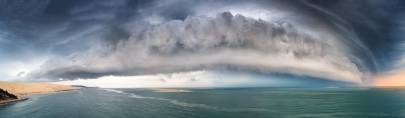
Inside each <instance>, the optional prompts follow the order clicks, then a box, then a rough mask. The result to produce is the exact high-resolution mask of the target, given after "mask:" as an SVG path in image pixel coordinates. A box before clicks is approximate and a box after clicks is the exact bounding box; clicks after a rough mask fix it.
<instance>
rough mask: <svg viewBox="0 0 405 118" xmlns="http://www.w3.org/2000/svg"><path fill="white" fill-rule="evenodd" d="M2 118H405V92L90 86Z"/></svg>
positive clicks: (8, 108) (5, 109)
mask: <svg viewBox="0 0 405 118" xmlns="http://www.w3.org/2000/svg"><path fill="white" fill-rule="evenodd" d="M0 118H405V90H401V89H364V88H352V89H341V88H340V89H337V88H336V89H333V88H317V89H314V88H312V89H309V88H306V89H303V88H256V89H205V90H202V89H193V90H189V92H156V91H152V90H141V89H94V88H90V89H82V90H80V91H76V92H66V93H57V94H47V95H35V96H31V97H30V99H29V100H27V101H24V102H19V103H16V104H10V105H4V106H0Z"/></svg>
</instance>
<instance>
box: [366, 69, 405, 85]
mask: <svg viewBox="0 0 405 118" xmlns="http://www.w3.org/2000/svg"><path fill="white" fill-rule="evenodd" d="M373 80H374V81H373V82H372V86H376V87H405V71H402V72H397V73H390V74H384V75H379V76H376V77H374V78H373Z"/></svg>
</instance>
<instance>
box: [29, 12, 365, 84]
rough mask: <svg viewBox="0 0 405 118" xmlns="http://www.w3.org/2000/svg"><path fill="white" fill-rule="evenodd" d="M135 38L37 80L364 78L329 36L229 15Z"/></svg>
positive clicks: (143, 29) (104, 46)
mask: <svg viewBox="0 0 405 118" xmlns="http://www.w3.org/2000/svg"><path fill="white" fill-rule="evenodd" d="M126 29H127V31H128V32H131V33H130V36H129V38H127V39H121V40H119V41H118V42H117V43H100V44H94V46H93V48H92V49H90V50H89V51H87V52H78V53H75V54H73V55H70V56H69V57H66V58H61V57H59V58H55V59H52V60H50V61H48V62H47V63H45V64H44V65H43V66H41V69H39V70H37V71H33V72H31V73H30V74H29V75H30V76H31V77H35V78H58V79H59V78H64V79H77V78H95V77H101V76H106V75H141V74H149V73H171V72H181V71H190V70H206V69H237V70H250V71H260V72H265V73H267V72H269V73H271V72H276V73H289V74H295V75H306V76H314V77H319V78H324V79H330V80H336V81H345V82H353V83H361V82H362V78H363V75H362V72H361V71H360V70H359V69H358V68H359V67H358V65H357V64H356V63H354V62H352V60H351V57H353V56H352V55H351V54H350V53H348V52H345V51H342V50H341V48H348V47H345V46H343V45H342V42H340V41H339V38H338V37H335V36H334V35H331V34H310V33H308V32H306V31H305V30H302V29H300V28H298V27H295V26H293V25H292V24H290V23H288V22H269V21H264V20H261V19H253V18H249V17H245V16H242V15H239V14H236V15H233V14H231V13H229V12H224V13H220V14H218V15H217V16H215V17H205V16H189V17H187V18H186V19H185V20H169V21H165V22H163V23H159V24H151V23H147V22H146V23H145V22H134V23H131V24H128V25H126Z"/></svg>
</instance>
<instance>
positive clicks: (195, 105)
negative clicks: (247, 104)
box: [103, 89, 269, 112]
mask: <svg viewBox="0 0 405 118" xmlns="http://www.w3.org/2000/svg"><path fill="white" fill-rule="evenodd" d="M103 90H105V91H108V92H113V93H117V94H123V95H127V96H128V97H131V98H136V99H149V100H159V101H166V102H169V103H171V104H173V105H177V106H182V107H192V108H202V109H209V110H215V111H224V112H242V111H260V112H262V111H266V112H268V111H269V110H268V109H263V108H225V107H217V106H211V105H206V104H196V103H188V102H182V101H178V100H173V99H167V98H159V97H148V96H141V95H137V94H134V93H127V92H124V91H120V90H116V89H103Z"/></svg>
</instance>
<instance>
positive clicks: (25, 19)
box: [0, 0, 404, 79]
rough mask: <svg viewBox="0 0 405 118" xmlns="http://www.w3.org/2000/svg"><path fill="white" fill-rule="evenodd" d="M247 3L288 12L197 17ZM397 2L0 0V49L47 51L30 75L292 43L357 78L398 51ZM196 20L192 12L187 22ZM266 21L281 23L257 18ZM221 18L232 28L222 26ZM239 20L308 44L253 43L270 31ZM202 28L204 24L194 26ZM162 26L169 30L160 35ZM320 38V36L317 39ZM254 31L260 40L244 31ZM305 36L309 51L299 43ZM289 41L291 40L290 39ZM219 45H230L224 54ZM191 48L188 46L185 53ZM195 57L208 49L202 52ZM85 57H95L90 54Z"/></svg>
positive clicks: (128, 69) (209, 62) (132, 71)
mask: <svg viewBox="0 0 405 118" xmlns="http://www.w3.org/2000/svg"><path fill="white" fill-rule="evenodd" d="M250 4H254V5H258V7H260V8H261V9H264V10H278V11H272V12H270V14H265V16H266V15H267V16H268V15H275V16H277V14H278V13H279V12H281V13H284V12H288V14H291V15H286V16H282V17H280V18H278V20H277V21H275V22H273V21H265V20H266V19H264V20H260V19H255V20H252V19H250V17H254V16H255V15H262V14H261V13H262V12H261V11H255V9H248V10H247V11H251V12H253V14H242V15H241V14H239V15H238V14H232V13H231V14H228V15H226V14H222V15H223V16H214V19H211V18H205V17H200V16H199V15H205V14H201V13H205V12H209V11H212V10H219V11H216V12H218V13H219V14H221V13H224V12H225V13H226V12H228V10H236V11H237V10H238V9H237V7H246V6H248V5H250ZM403 4H404V2H402V1H401V0H392V1H383V0H368V1H354V0H339V1H324V0H306V1H289V0H287V1H285V0H271V1H262V0H257V1H243V0H238V1H234V0H232V1H231V0H229V1H227V0H225V1H199V0H195V1H190V0H169V1H166V0H162V1H155V0H114V1H111V0H49V1H46V0H32V1H25V0H0V46H1V50H0V58H2V59H0V60H7V61H10V60H14V61H15V60H24V59H27V58H33V57H35V56H36V55H40V56H50V57H52V58H50V59H49V61H47V62H46V63H45V64H43V66H41V67H40V68H41V69H40V70H33V71H32V73H30V74H29V75H32V77H35V78H48V79H58V78H69V79H76V78H95V77H100V76H104V75H136V74H143V73H159V72H171V71H183V70H192V69H201V68H212V67H213V66H220V67H223V66H224V65H230V66H240V64H242V65H243V64H245V62H246V61H252V60H245V61H240V60H239V61H235V62H232V63H223V62H222V61H221V60H222V59H212V58H214V57H215V55H214V56H213V55H211V54H208V55H207V53H208V52H210V50H211V52H218V53H219V52H221V51H223V52H222V53H221V54H223V55H227V54H228V56H229V57H233V56H234V55H239V54H240V57H239V58H242V57H243V55H242V54H241V53H240V52H232V51H234V50H233V49H237V50H238V49H252V50H255V51H253V53H252V54H256V52H257V51H259V52H260V50H262V52H265V53H266V55H267V54H268V53H269V52H280V51H283V50H284V51H286V50H287V52H293V54H294V55H295V56H294V58H293V59H295V58H298V57H300V58H304V59H307V58H308V59H309V58H311V59H314V58H315V59H314V60H317V59H318V60H319V59H321V60H322V59H324V58H323V57H322V58H318V56H319V55H322V56H325V55H326V57H328V58H332V57H333V58H332V59H324V60H326V63H332V64H331V65H333V66H331V67H332V68H337V69H336V70H348V71H350V73H355V74H354V75H356V76H357V75H358V76H362V77H360V78H362V79H364V78H367V77H366V76H367V75H368V73H369V72H379V68H382V69H383V70H384V69H385V68H386V67H390V64H391V63H388V62H389V61H392V60H393V59H394V57H395V55H397V52H392V53H386V52H390V51H391V50H392V48H393V47H394V45H396V43H397V42H398V41H399V39H398V38H397V36H393V34H392V33H391V32H394V30H396V29H398V28H396V27H397V26H396V25H395V22H397V21H398V19H395V18H398V17H397V16H399V15H400V14H401V13H402V12H403V11H404V8H403V7H404V5H403ZM228 8H229V9H228ZM234 8H236V9H234ZM253 8H255V7H253ZM257 9H259V8H257ZM221 10H226V11H221ZM245 11H246V9H245ZM230 12H234V11H230ZM218 13H215V15H217V14H218ZM241 13H242V12H241ZM244 15H245V16H244ZM229 17H231V18H229ZM236 17H242V18H241V19H244V20H246V21H247V22H246V23H234V22H240V21H237V20H236V19H235V18H236ZM215 18H216V19H215ZM193 19H194V20H195V19H197V20H196V21H193ZM198 20H199V21H198ZM221 20H222V21H221ZM197 21H198V22H197ZM205 22H212V23H213V24H209V23H206V24H208V25H206V24H204V23H205ZM232 22H233V23H234V24H232ZM283 22H291V24H289V23H287V24H288V25H291V26H293V27H294V28H291V29H290V28H285V27H286V26H282V24H283ZM198 23H200V24H198ZM201 23H202V25H201ZM215 23H216V24H215ZM249 23H252V24H249ZM255 23H256V25H257V26H256V25H255ZM260 23H262V24H260ZM272 23H274V24H273V25H277V24H278V25H281V26H280V27H278V26H271V25H263V24H272ZM227 24H228V25H229V24H230V25H229V26H232V27H228V25H227ZM238 24H242V25H246V26H245V28H246V27H250V28H252V30H251V31H253V30H254V29H255V28H270V29H271V28H274V29H275V30H273V31H274V32H276V33H273V35H279V36H287V37H288V38H291V37H298V39H300V38H301V39H305V40H306V39H308V40H307V41H308V42H309V43H308V42H303V43H302V44H299V43H300V41H301V40H297V41H294V40H283V39H282V38H279V39H277V38H271V39H272V41H273V42H272V43H269V44H268V45H267V44H266V42H264V43H263V42H262V45H261V46H259V45H258V44H254V43H258V42H260V41H261V40H259V39H260V35H263V37H266V36H270V35H267V34H265V33H261V31H256V32H253V33H252V34H255V33H256V35H257V36H256V37H253V38H252V37H244V36H245V35H249V33H246V32H242V29H244V28H237V27H234V26H233V25H235V26H236V25H238ZM301 24H303V25H306V27H307V28H306V29H305V28H304V29H301V28H300V26H299V25H301ZM186 25H189V26H193V27H194V28H190V29H191V30H190V31H193V30H195V32H194V33H184V32H182V31H180V29H182V28H183V29H184V28H187V27H189V26H186ZM296 25H297V26H296ZM218 27H224V28H225V29H219V30H218V32H217V33H209V32H208V31H213V29H218ZM227 27H228V28H227ZM277 28H280V29H277ZM295 28H296V29H295ZM317 28H318V29H317ZM199 30H200V31H201V32H198V31H199ZM237 30H241V31H237ZM310 30H313V32H310ZM324 30H325V31H324ZM221 31H224V32H221ZM248 31H249V30H248ZM318 31H319V32H322V33H325V32H326V34H327V33H331V34H332V35H328V36H323V37H316V36H318V35H319V34H316V32H318ZM162 32H163V33H166V34H162ZM207 32H208V33H207ZM291 32H293V33H291ZM232 33H235V35H237V34H242V35H244V36H240V37H232V36H235V35H233V34H232ZM185 34H190V36H191V38H190V37H188V38H187V37H182V36H184V35H185ZM200 34H205V35H206V36H212V37H211V38H212V39H221V36H222V39H223V42H215V41H217V40H215V41H214V40H213V41H211V40H207V38H199V37H198V35H200ZM291 35H296V36H291ZM312 35H315V36H312ZM334 35H337V36H334ZM193 37H194V38H195V39H196V41H195V42H194V43H195V44H193V42H192V41H193V40H191V39H192V38H193ZM196 37H197V38H196ZM257 37H259V38H257ZM302 37H304V38H302ZM325 37H326V39H323V38H325ZM330 37H332V38H330ZM208 38H210V37H208ZM238 38H240V39H238ZM256 38H257V41H256V40H245V39H256ZM164 41H167V42H164ZM238 41H240V42H238ZM267 43H268V42H267ZM276 43H285V44H286V45H287V46H290V47H277V46H280V45H276ZM259 44H260V43H259ZM312 44H313V45H314V46H313V47H314V48H315V49H314V50H315V52H314V50H305V49H303V48H302V47H300V46H304V47H305V46H309V45H312ZM294 46H296V47H295V48H296V49H294V48H292V47H294ZM317 48H319V50H317ZM202 50H203V51H202ZM207 50H208V51H207ZM226 50H231V53H229V52H226ZM263 50H265V51H263ZM145 52H146V53H145ZM242 52H243V51H242ZM184 53H190V54H184ZM192 53H194V54H195V55H192V56H190V55H191V54H192ZM244 53H246V52H244ZM279 54H282V53H279ZM145 55H146V56H145ZM187 55H188V56H189V58H190V59H194V58H195V59H196V60H193V61H195V62H196V63H195V64H194V63H193V64H190V65H187V64H186V65H181V62H180V63H178V62H177V61H180V60H182V59H181V57H183V58H184V57H187ZM259 55H262V54H259ZM314 55H315V56H314ZM262 56H263V55H262ZM138 57H141V58H138ZM197 57H198V58H203V57H209V58H207V59H203V60H204V61H201V60H198V59H197ZM236 57H238V56H236ZM145 58H147V59H146V61H143V63H134V61H137V60H142V59H145ZM216 58H219V57H216ZM221 58H222V57H221ZM97 59H101V60H102V59H105V60H103V61H100V60H97ZM223 59H225V58H223ZM252 59H253V58H252ZM55 60H56V61H55ZM228 60H229V59H228ZM7 61H3V63H7ZM92 61H93V62H94V63H90V62H92ZM148 61H150V62H148ZM154 61H156V62H157V61H162V62H169V63H166V64H161V65H159V64H157V65H155V66H156V67H152V66H151V67H149V66H146V65H147V64H148V63H152V62H153V63H155V62H154ZM56 62H57V63H56ZM145 62H146V64H145ZM199 62H201V63H199ZM177 63H178V64H177ZM258 64H259V65H260V64H263V63H258ZM106 65H108V66H106ZM152 65H153V64H152ZM99 66H101V67H99ZM102 66H104V67H102ZM250 66H256V65H249V67H244V68H253V69H258V68H266V67H250ZM261 66H263V65H261ZM297 67H299V66H297ZM314 67H316V66H314ZM105 68H108V69H105ZM266 69H268V68H266ZM259 70H261V69H259ZM275 70H277V69H275ZM275 70H271V71H275ZM281 70H282V71H285V70H283V69H281ZM277 71H280V70H277ZM300 71H303V72H289V73H293V74H297V73H299V74H303V73H307V74H308V73H309V75H312V76H314V75H320V74H319V72H318V73H317V72H312V71H311V72H306V70H300ZM333 72H335V70H334V71H333ZM336 73H341V72H336ZM322 74H324V73H322ZM324 75H328V74H324ZM322 77H323V76H322Z"/></svg>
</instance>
